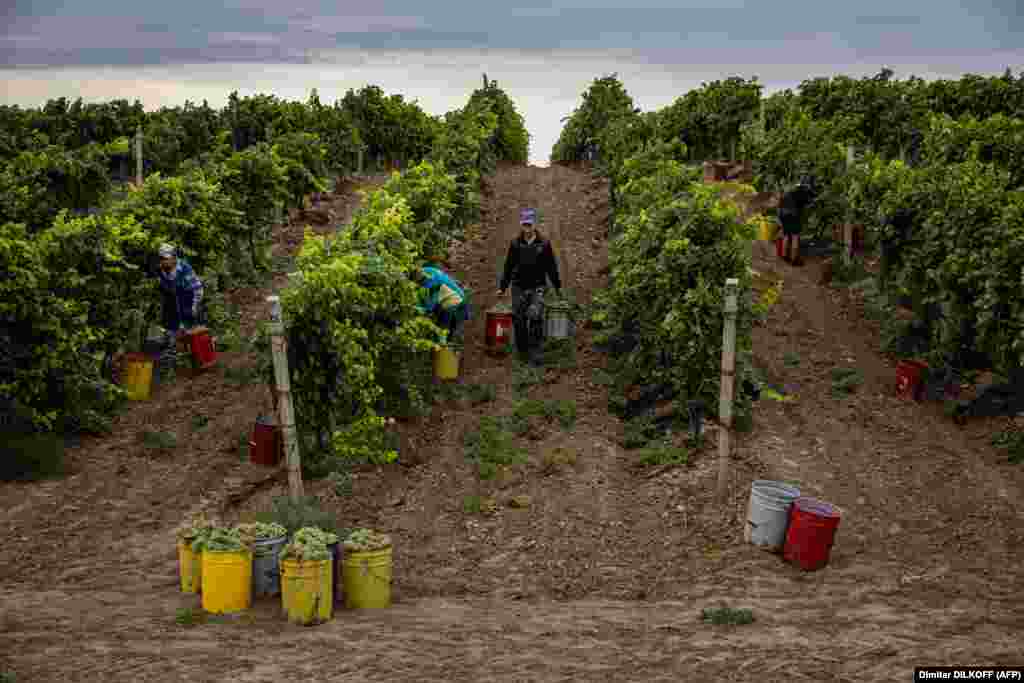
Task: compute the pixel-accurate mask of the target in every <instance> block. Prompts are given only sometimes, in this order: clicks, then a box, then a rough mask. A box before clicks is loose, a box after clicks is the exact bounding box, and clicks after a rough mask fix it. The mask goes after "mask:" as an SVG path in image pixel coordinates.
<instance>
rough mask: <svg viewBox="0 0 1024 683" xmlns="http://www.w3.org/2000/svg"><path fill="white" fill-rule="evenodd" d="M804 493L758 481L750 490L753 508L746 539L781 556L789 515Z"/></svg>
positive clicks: (775, 483) (776, 482) (767, 481)
mask: <svg viewBox="0 0 1024 683" xmlns="http://www.w3.org/2000/svg"><path fill="white" fill-rule="evenodd" d="M799 497H800V489H798V488H796V487H795V486H790V485H789V484H784V483H782V482H781V481H770V480H767V479H758V480H756V481H755V482H754V483H753V484H751V486H750V507H749V508H748V511H747V526H746V529H745V530H744V536H745V538H746V540H747V542H749V543H753V544H754V545H756V546H758V547H759V548H761V549H762V550H767V551H769V552H774V553H777V552H781V551H782V547H783V545H785V542H786V530H787V529H788V528H789V513H790V510H791V509H792V508H793V501H795V500H796V499H797V498H799Z"/></svg>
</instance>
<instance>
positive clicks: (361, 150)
mask: <svg viewBox="0 0 1024 683" xmlns="http://www.w3.org/2000/svg"><path fill="white" fill-rule="evenodd" d="M356 154H357V155H358V162H359V175H363V148H362V147H360V148H359V149H358V150H356Z"/></svg>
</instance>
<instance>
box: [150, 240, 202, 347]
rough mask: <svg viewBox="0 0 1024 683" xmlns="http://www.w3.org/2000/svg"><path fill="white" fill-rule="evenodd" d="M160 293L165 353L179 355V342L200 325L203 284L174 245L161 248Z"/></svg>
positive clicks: (161, 246)
mask: <svg viewBox="0 0 1024 683" xmlns="http://www.w3.org/2000/svg"><path fill="white" fill-rule="evenodd" d="M159 255H160V270H159V292H160V296H161V299H162V301H163V316H162V318H163V320H162V322H163V327H164V329H165V330H166V338H165V349H166V350H165V353H166V354H168V355H169V356H170V357H171V358H175V357H176V354H177V342H180V341H181V340H183V339H184V338H185V336H186V334H187V333H188V331H189V330H191V329H192V328H194V327H197V326H198V325H199V324H200V318H201V315H202V307H201V304H202V302H203V281H202V280H200V279H199V276H197V275H196V274H195V271H194V270H192V266H191V265H189V263H188V261H186V260H185V259H179V258H178V257H177V254H176V253H175V250H174V246H173V245H171V244H162V245H160V250H159Z"/></svg>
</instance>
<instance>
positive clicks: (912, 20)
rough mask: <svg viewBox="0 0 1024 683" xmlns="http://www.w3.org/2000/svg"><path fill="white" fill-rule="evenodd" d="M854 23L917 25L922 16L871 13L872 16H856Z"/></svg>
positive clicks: (883, 25) (881, 25) (861, 24)
mask: <svg viewBox="0 0 1024 683" xmlns="http://www.w3.org/2000/svg"><path fill="white" fill-rule="evenodd" d="M853 20H854V23H856V24H857V25H858V26H880V27H886V26H900V27H902V26H917V25H919V24H920V23H921V17H915V16H909V15H908V16H885V15H871V16H856V17H854V19H853Z"/></svg>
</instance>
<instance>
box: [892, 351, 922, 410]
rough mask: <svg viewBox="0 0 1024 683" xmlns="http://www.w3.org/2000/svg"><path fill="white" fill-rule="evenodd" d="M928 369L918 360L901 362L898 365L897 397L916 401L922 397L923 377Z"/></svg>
mask: <svg viewBox="0 0 1024 683" xmlns="http://www.w3.org/2000/svg"><path fill="white" fill-rule="evenodd" d="M927 367H928V364H927V363H923V362H921V361H918V360H901V361H900V362H899V363H897V365H896V395H897V396H899V397H900V398H909V399H913V400H915V401H917V400H919V399H920V396H921V376H922V375H923V373H924V371H925V369H926V368H927Z"/></svg>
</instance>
